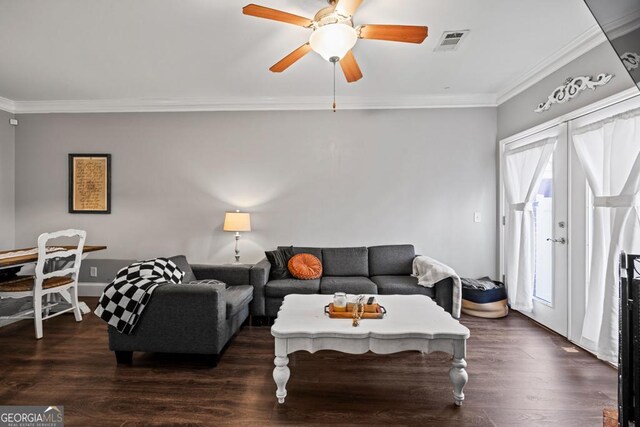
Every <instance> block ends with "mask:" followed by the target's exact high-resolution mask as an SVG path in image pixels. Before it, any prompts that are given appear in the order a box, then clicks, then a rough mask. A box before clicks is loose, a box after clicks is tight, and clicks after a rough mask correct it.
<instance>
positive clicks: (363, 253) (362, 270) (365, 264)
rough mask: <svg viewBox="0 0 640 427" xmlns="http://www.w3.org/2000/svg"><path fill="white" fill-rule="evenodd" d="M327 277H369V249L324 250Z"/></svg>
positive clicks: (323, 265) (323, 259) (323, 257)
mask: <svg viewBox="0 0 640 427" xmlns="http://www.w3.org/2000/svg"><path fill="white" fill-rule="evenodd" d="M322 267H323V268H324V275H325V276H365V277H366V276H369V260H368V258H367V248H365V247H364V246H363V247H360V248H325V249H322Z"/></svg>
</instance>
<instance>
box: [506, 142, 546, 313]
mask: <svg viewBox="0 0 640 427" xmlns="http://www.w3.org/2000/svg"><path fill="white" fill-rule="evenodd" d="M555 146H556V138H548V139H544V140H542V141H538V142H536V143H533V144H529V145H526V146H524V147H520V148H516V149H513V150H507V151H506V152H505V155H504V168H503V170H504V186H505V195H506V198H507V203H508V204H509V213H508V219H507V224H506V226H507V227H506V241H507V242H506V248H505V249H506V251H507V252H506V255H507V256H506V271H505V273H506V284H507V295H508V298H509V305H511V307H512V308H514V309H516V310H520V311H527V312H530V311H532V310H533V273H534V271H533V269H534V267H533V260H534V254H535V252H534V251H535V246H534V245H535V239H534V230H533V227H534V224H533V201H534V199H535V196H536V193H537V191H538V187H539V186H540V180H541V179H542V175H543V173H544V170H545V168H546V167H547V164H548V163H549V159H550V158H551V154H553V150H554V149H555Z"/></svg>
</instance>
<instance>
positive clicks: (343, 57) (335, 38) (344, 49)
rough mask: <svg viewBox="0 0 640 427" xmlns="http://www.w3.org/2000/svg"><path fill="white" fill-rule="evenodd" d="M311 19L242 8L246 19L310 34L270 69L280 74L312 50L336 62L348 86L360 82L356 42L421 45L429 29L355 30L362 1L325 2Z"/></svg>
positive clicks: (362, 27)
mask: <svg viewBox="0 0 640 427" xmlns="http://www.w3.org/2000/svg"><path fill="white" fill-rule="evenodd" d="M328 1H329V6H328V7H325V8H323V9H320V10H319V11H318V12H317V13H316V14H315V16H314V18H313V19H309V18H304V17H302V16H298V15H294V14H291V13H287V12H282V11H280V10H276V9H271V8H268V7H264V6H258V5H255V4H249V5H247V6H245V7H243V8H242V13H244V14H245V15H251V16H256V17H258V18H264V19H271V20H273V21H280V22H285V23H287V24H293V25H299V26H301V27H305V28H310V29H312V30H313V32H312V33H311V37H309V41H308V42H307V43H305V44H303V45H302V46H300V47H299V48H297V49H296V50H294V51H293V52H291V53H290V54H289V55H287V56H285V57H284V58H282V59H281V60H280V61H278V62H277V63H275V64H274V65H273V66H272V67H271V68H269V69H270V70H271V71H273V72H274V73H281V72H282V71H284V70H286V69H287V68H289V67H290V66H291V65H293V64H294V63H295V62H296V61H298V60H299V59H300V58H302V57H303V56H305V55H306V54H307V53H309V51H311V50H313V51H315V52H317V53H318V54H320V56H322V57H323V58H324V59H326V60H327V61H329V62H332V63H333V64H334V65H335V64H336V63H337V62H339V63H340V66H341V67H342V71H343V73H344V75H345V77H346V78H347V81H348V82H349V83H352V82H355V81H358V80H360V79H361V78H362V72H361V71H360V67H359V66H358V63H357V62H356V59H355V57H354V56H353V53H352V52H351V49H352V48H353V46H355V44H356V42H357V41H358V39H370V40H387V41H395V42H403V43H417V44H420V43H422V42H423V41H424V39H426V38H427V35H428V28H427V27H421V26H413V25H370V24H366V25H359V26H357V27H354V25H353V14H354V13H355V12H356V10H357V9H358V7H359V6H360V4H361V3H362V2H363V0H328Z"/></svg>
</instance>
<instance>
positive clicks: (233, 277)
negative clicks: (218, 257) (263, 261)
mask: <svg viewBox="0 0 640 427" xmlns="http://www.w3.org/2000/svg"><path fill="white" fill-rule="evenodd" d="M191 269H192V270H193V274H194V275H195V276H196V279H198V280H206V279H215V280H220V281H221V282H224V283H226V284H227V285H229V286H240V285H248V284H250V283H251V277H250V271H251V265H246V264H237V265H236V264H229V265H207V264H191Z"/></svg>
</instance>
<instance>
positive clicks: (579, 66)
mask: <svg viewBox="0 0 640 427" xmlns="http://www.w3.org/2000/svg"><path fill="white" fill-rule="evenodd" d="M600 73H610V74H614V75H615V77H614V78H613V79H612V80H611V81H610V82H609V83H608V84H607V85H605V86H601V87H598V88H596V89H595V90H593V91H592V90H589V89H587V90H586V91H584V92H582V93H581V94H580V95H578V96H577V97H576V98H574V99H572V100H570V101H568V102H565V103H564V104H554V105H553V106H552V107H551V108H550V109H549V110H547V111H545V112H542V113H536V112H534V110H535V109H536V108H537V107H538V104H540V103H541V102H544V101H546V100H547V97H548V96H549V95H550V94H551V92H553V90H554V89H555V88H557V87H558V86H561V85H563V84H564V82H565V81H566V79H567V78H568V77H577V76H584V75H589V76H596V75H598V74H600ZM633 85H634V83H633V80H632V79H631V77H630V76H629V74H628V73H627V70H626V69H625V67H624V66H623V65H622V62H621V61H620V60H619V59H618V57H617V55H616V53H615V51H614V50H613V48H612V47H611V45H610V44H609V43H603V44H601V45H599V46H598V47H596V48H594V49H592V50H590V51H589V52H587V53H585V54H584V55H582V56H581V57H579V58H578V59H576V60H575V61H572V62H571V63H569V64H567V65H566V66H564V67H562V68H560V69H559V70H558V71H556V72H554V73H552V74H550V75H549V76H547V77H545V78H544V79H542V80H541V81H539V82H538V83H536V84H535V85H533V86H531V87H530V88H528V89H527V90H525V91H523V92H521V93H520V94H518V95H516V96H515V97H513V98H511V99H510V100H508V101H507V102H504V103H503V104H501V105H500V107H498V139H503V138H507V137H509V136H512V135H515V134H516V133H518V132H521V131H524V130H527V129H530V128H532V127H534V126H537V125H539V124H541V123H544V122H547V121H549V120H552V119H554V118H556V117H559V116H562V115H564V114H567V113H570V112H571V111H574V110H577V109H580V108H582V107H585V106H587V105H589V104H592V103H594V102H596V101H598V100H600V99H603V98H606V97H608V96H611V95H614V94H616V93H619V92H622V91H623V90H625V89H628V88H630V87H633Z"/></svg>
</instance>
